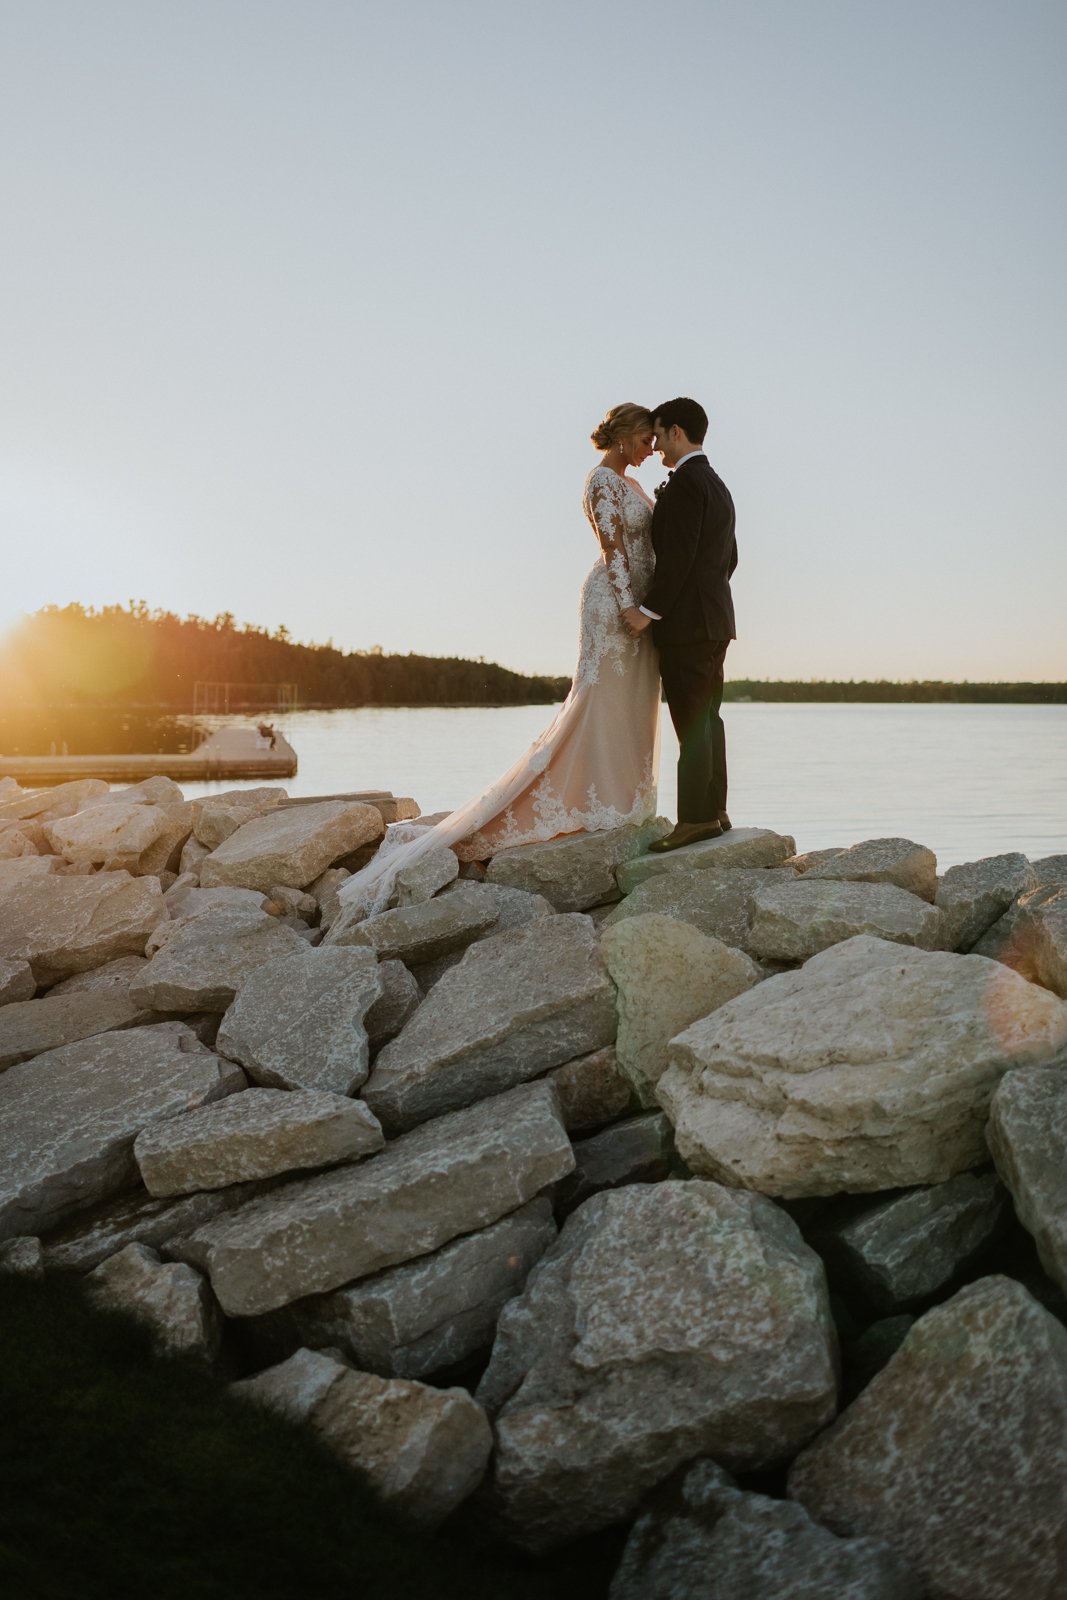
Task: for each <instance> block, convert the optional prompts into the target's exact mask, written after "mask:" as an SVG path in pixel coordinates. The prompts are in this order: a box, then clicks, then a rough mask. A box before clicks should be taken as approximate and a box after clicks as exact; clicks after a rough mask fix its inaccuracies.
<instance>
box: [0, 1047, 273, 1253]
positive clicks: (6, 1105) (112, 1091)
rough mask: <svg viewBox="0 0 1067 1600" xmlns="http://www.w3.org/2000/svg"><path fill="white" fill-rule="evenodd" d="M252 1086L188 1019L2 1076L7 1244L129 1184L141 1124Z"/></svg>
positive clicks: (0, 1230) (3, 1234) (49, 1057)
mask: <svg viewBox="0 0 1067 1600" xmlns="http://www.w3.org/2000/svg"><path fill="white" fill-rule="evenodd" d="M244 1083H245V1079H244V1074H243V1073H242V1072H241V1071H240V1069H239V1068H238V1067H234V1066H231V1065H230V1063H229V1062H228V1061H220V1060H219V1058H218V1057H217V1056H214V1055H212V1054H211V1052H210V1051H208V1050H205V1049H204V1048H203V1047H202V1046H201V1045H200V1044H199V1043H198V1042H197V1040H196V1039H195V1038H194V1037H193V1035H192V1034H191V1033H190V1031H189V1029H188V1028H185V1027H183V1026H182V1025H181V1024H180V1023H164V1024H161V1025H157V1026H155V1027H150V1028H130V1029H127V1031H126V1032H124V1033H102V1034H98V1035H97V1036H96V1037H95V1038H92V1039H83V1040H81V1041H80V1042H79V1043H77V1044H68V1045H64V1046H63V1047H62V1049H60V1050H49V1051H47V1052H46V1053H45V1054H44V1055H40V1056H36V1057H35V1058H34V1059H33V1060H32V1061H26V1062H23V1063H22V1064H21V1065H20V1066H16V1067H11V1068H9V1070H8V1071H7V1072H5V1073H4V1074H3V1076H0V1238H8V1237H10V1236H11V1235H12V1234H19V1233H42V1232H45V1231H46V1230H47V1229H48V1228H50V1227H54V1226H55V1225H56V1223H58V1222H61V1221H62V1220H63V1218H64V1217H67V1216H69V1215H70V1214H71V1212H74V1211H77V1210H79V1209H80V1208H82V1207H84V1206H89V1205H93V1204H94V1203H95V1202H96V1201H98V1200H102V1199H104V1198H105V1197H106V1196H108V1195H112V1194H117V1193H119V1192H121V1190H123V1189H124V1188H127V1187H129V1185H130V1184H131V1183H134V1182H136V1180H137V1166H136V1163H135V1162H134V1159H133V1141H134V1139H135V1138H136V1137H137V1135H138V1133H140V1131H141V1129H142V1128H146V1127H147V1126H148V1124H149V1123H150V1122H156V1121H160V1120H162V1119H164V1118H166V1117H174V1116H177V1115H178V1114H179V1113H180V1112H183V1111H186V1110H189V1109H192V1108H194V1107H196V1106H200V1105H204V1104H206V1103H207V1102H208V1101H209V1100H219V1099H221V1098H222V1097H223V1096H224V1095H227V1094H231V1093H232V1092H233V1091H234V1090H235V1089H241V1088H243V1087H244Z"/></svg>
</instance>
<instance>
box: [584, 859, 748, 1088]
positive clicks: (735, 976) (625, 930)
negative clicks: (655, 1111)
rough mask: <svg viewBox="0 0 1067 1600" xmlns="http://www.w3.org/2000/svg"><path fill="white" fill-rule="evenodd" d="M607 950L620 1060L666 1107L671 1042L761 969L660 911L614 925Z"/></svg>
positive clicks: (640, 1085) (741, 988)
mask: <svg viewBox="0 0 1067 1600" xmlns="http://www.w3.org/2000/svg"><path fill="white" fill-rule="evenodd" d="M724 837H730V835H724ZM713 842H715V843H717V842H718V841H713ZM677 853H678V854H681V853H682V852H681V851H679V852H677ZM601 950H602V951H603V955H604V962H605V965H606V966H607V969H608V972H609V973H610V975H611V977H612V979H613V980H614V982H615V984H616V986H617V988H618V991H619V994H618V1012H619V1035H618V1039H617V1040H616V1044H615V1048H616V1051H617V1053H618V1061H619V1067H620V1069H621V1071H622V1072H623V1073H624V1074H625V1076H626V1077H627V1078H628V1079H629V1081H630V1083H632V1084H633V1087H634V1090H635V1092H636V1094H637V1097H638V1099H639V1101H640V1102H641V1104H642V1105H643V1106H658V1104H659V1102H658V1101H657V1099H656V1084H657V1083H658V1082H659V1079H660V1077H661V1076H662V1074H663V1072H664V1070H665V1069H666V1066H667V1045H668V1043H669V1041H670V1040H671V1039H673V1038H674V1036H675V1034H676V1033H681V1032H682V1030H683V1028H687V1027H688V1026H689V1024H690V1023H691V1022H696V1021H697V1019H698V1018H699V1017H706V1016H708V1014H709V1013H710V1012H712V1011H715V1010H716V1009H717V1008H718V1007H719V1006H721V1005H724V1004H725V1003H726V1001H727V1000H733V999H734V997H735V996H736V995H739V994H744V992H745V990H746V989H751V988H752V987H753V985H754V984H756V983H758V982H759V980H760V977H761V973H760V970H759V968H758V967H757V966H756V964H755V962H754V961H752V960H751V959H750V958H749V957H748V956H746V955H743V954H742V953H741V951H740V950H731V949H730V948H729V946H728V945H725V944H723V943H722V941H721V940H719V939H713V938H712V937H711V936H710V935H708V934H706V933H701V932H700V930H699V928H694V927H691V926H690V925H689V924H688V923H684V922H678V921H677V920H676V919H675V918H674V917H665V916H663V915H661V914H659V913H656V912H647V913H646V914H645V915H644V916H637V917H628V918H627V919H626V920H625V921H623V922H619V923H616V924H614V925H613V926H612V927H610V928H606V929H605V930H604V935H603V938H602V940H601Z"/></svg>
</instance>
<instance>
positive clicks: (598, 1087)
mask: <svg viewBox="0 0 1067 1600" xmlns="http://www.w3.org/2000/svg"><path fill="white" fill-rule="evenodd" d="M548 1076H549V1078H550V1080H551V1081H552V1082H553V1083H554V1084H555V1086H556V1088H557V1090H558V1091H559V1104H560V1110H561V1112H562V1115H563V1125H564V1127H565V1128H566V1129H567V1131H568V1133H583V1132H584V1133H588V1132H590V1131H591V1130H592V1129H593V1128H602V1127H604V1126H605V1124H606V1123H609V1122H617V1121H618V1119H619V1118H620V1117H625V1116H626V1115H627V1113H628V1112H630V1111H636V1109H637V1096H636V1095H635V1094H634V1091H633V1089H632V1087H631V1085H630V1080H629V1079H628V1078H627V1077H625V1076H624V1074H623V1073H622V1072H621V1071H620V1070H619V1062H618V1058H617V1057H616V1054H615V1047H614V1045H610V1044H606V1045H604V1046H603V1047H602V1048H601V1049H600V1050H591V1051H590V1052H589V1054H588V1055H584V1056H576V1057H575V1059H574V1060H573V1061H565V1062H564V1063H563V1065H562V1067H553V1069H552V1071H551V1072H550V1073H549V1074H548Z"/></svg>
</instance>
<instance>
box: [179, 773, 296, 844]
mask: <svg viewBox="0 0 1067 1600" xmlns="http://www.w3.org/2000/svg"><path fill="white" fill-rule="evenodd" d="M287 798H288V796H287V794H286V791H285V790H284V789H280V788H273V787H264V788H258V789H226V790H224V791H223V793H222V794H212V795H206V796H205V797H204V798H203V799H201V800H194V801H193V836H194V838H195V839H196V841H197V843H198V844H201V845H203V846H204V848H205V849H206V850H208V851H211V850H215V849H217V848H218V846H219V845H220V844H222V842H223V840H224V839H228V838H229V837H230V835H231V833H236V832H237V830H238V828H243V827H244V825H245V823H246V822H251V821H252V820H253V819H254V818H255V817H262V816H266V815H267V813H268V812H270V811H273V810H274V808H275V807H276V806H277V805H278V804H279V803H280V802H281V801H282V800H285V799H287Z"/></svg>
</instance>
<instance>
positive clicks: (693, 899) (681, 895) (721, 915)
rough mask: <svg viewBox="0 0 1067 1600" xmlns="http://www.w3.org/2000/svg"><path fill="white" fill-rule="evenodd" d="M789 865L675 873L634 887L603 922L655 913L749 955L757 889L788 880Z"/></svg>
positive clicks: (790, 875) (610, 924) (608, 923)
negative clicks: (753, 905)
mask: <svg viewBox="0 0 1067 1600" xmlns="http://www.w3.org/2000/svg"><path fill="white" fill-rule="evenodd" d="M794 876H795V874H794V872H793V870H792V868H791V867H766V868H760V867H733V868H731V869H730V871H728V872H674V873H668V874H667V875H666V876H665V877H660V878H650V879H649V880H648V882H647V883H640V884H638V886H637V888H636V889H634V891H633V892H632V894H629V895H627V897H626V899H625V900H624V901H623V902H622V904H621V905H620V906H616V907H615V909H614V911H613V912H612V913H611V915H610V916H609V917H608V919H607V921H606V922H605V924H604V926H605V928H611V927H615V926H616V925H617V924H618V923H620V922H623V921H625V920H626V918H628V917H639V916H645V915H647V914H648V913H649V912H657V913H659V914H660V915H662V916H665V917H674V918H675V920H676V921H678V922H687V923H689V924H690V926H691V927H694V928H699V929H700V931H701V933H706V934H708V935H709V936H710V937H711V938H713V939H721V940H722V942H723V944H727V945H729V946H730V947H731V949H733V950H744V951H746V952H747V953H748V954H751V953H752V952H751V949H750V947H749V933H750V930H751V927H752V903H753V898H754V895H755V892H756V890H757V889H763V888H765V887H766V886H767V885H768V884H770V883H781V882H791V881H792V880H793V878H794Z"/></svg>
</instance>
